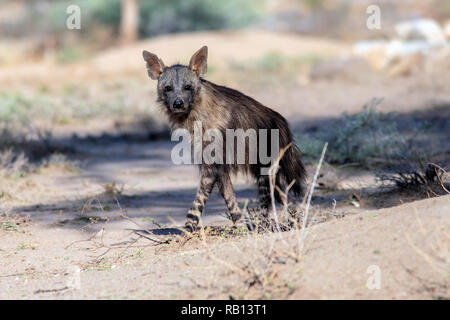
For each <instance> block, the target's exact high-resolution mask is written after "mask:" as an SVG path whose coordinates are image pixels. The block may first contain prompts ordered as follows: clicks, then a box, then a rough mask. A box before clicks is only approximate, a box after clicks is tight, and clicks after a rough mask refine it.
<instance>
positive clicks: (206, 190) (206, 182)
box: [185, 172, 217, 232]
mask: <svg viewBox="0 0 450 320" xmlns="http://www.w3.org/2000/svg"><path fill="white" fill-rule="evenodd" d="M216 180H217V176H216V175H214V174H213V173H210V172H203V173H202V177H201V179H200V188H199V189H198V191H197V196H196V197H195V200H194V203H193V204H192V208H191V209H190V210H189V211H188V214H187V216H186V225H185V227H186V229H188V230H189V231H191V232H192V231H194V230H195V229H196V228H197V225H198V223H199V221H200V217H201V215H202V212H203V209H204V208H205V203H206V200H208V198H209V195H210V194H211V191H212V189H213V188H214V184H215V183H216Z"/></svg>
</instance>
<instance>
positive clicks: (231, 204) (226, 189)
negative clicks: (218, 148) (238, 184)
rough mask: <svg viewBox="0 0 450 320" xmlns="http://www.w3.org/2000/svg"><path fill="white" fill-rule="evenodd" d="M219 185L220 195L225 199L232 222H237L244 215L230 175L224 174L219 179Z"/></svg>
mask: <svg viewBox="0 0 450 320" xmlns="http://www.w3.org/2000/svg"><path fill="white" fill-rule="evenodd" d="M218 183H219V191H220V194H221V195H222V197H223V198H224V199H225V203H226V205H227V208H228V211H229V212H230V215H231V220H232V221H233V222H236V221H238V220H239V219H240V218H241V217H242V213H241V210H240V209H239V206H238V204H237V201H236V194H235V193H234V189H233V184H232V183H231V178H230V175H229V174H228V173H224V174H222V175H221V176H220V177H219V179H218Z"/></svg>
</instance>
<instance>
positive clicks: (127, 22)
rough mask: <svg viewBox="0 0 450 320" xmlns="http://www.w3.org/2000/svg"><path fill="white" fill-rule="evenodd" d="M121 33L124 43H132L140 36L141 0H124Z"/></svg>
mask: <svg viewBox="0 0 450 320" xmlns="http://www.w3.org/2000/svg"><path fill="white" fill-rule="evenodd" d="M121 10H122V11H121V21H120V34H121V41H122V43H123V44H128V43H132V42H134V41H136V40H137V38H138V31H139V0H122V9H121Z"/></svg>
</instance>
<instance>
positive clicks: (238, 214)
mask: <svg viewBox="0 0 450 320" xmlns="http://www.w3.org/2000/svg"><path fill="white" fill-rule="evenodd" d="M230 215H231V221H233V223H236V222H238V221H239V220H241V218H242V213H241V212H240V211H235V212H230Z"/></svg>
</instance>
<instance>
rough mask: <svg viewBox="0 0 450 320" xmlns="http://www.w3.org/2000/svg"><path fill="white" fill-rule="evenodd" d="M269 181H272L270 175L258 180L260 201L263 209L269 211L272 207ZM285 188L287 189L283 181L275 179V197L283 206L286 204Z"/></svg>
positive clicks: (260, 177)
mask: <svg viewBox="0 0 450 320" xmlns="http://www.w3.org/2000/svg"><path fill="white" fill-rule="evenodd" d="M269 179H272V177H271V176H268V175H262V176H259V178H258V201H259V205H260V207H261V208H262V209H267V208H269V207H270V206H271V205H272V199H271V196H270V181H269ZM284 188H285V186H284V184H283V183H282V182H281V179H280V178H279V177H278V176H277V177H276V178H275V185H274V196H275V201H276V202H278V203H281V204H282V205H284V204H285V203H286V195H285V194H284V193H285V190H284ZM280 191H281V192H280Z"/></svg>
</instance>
